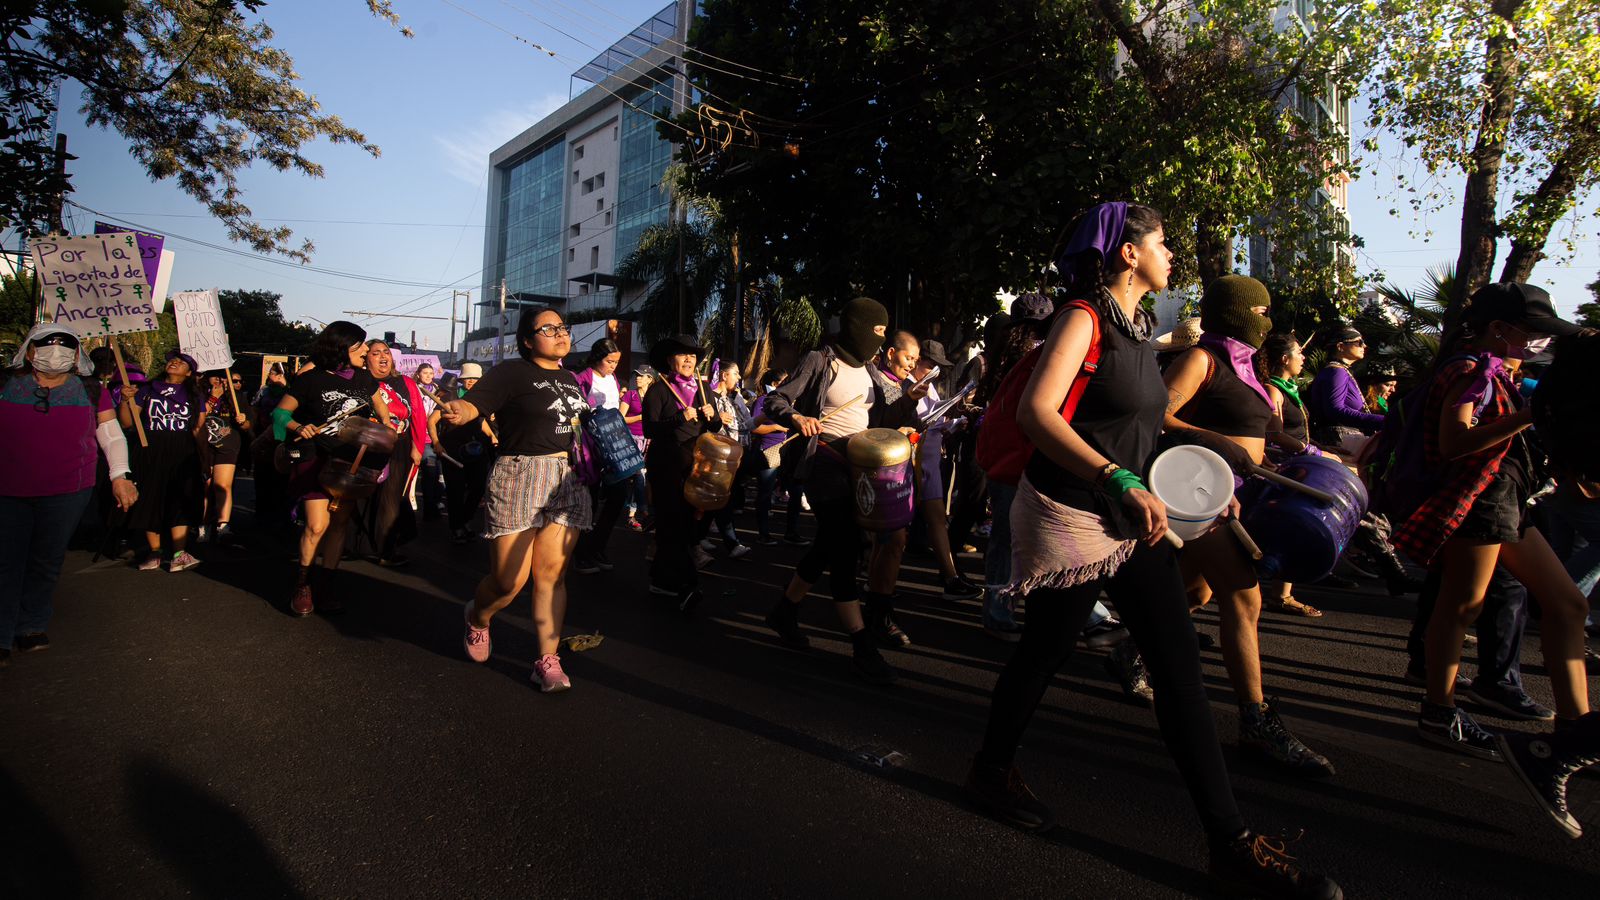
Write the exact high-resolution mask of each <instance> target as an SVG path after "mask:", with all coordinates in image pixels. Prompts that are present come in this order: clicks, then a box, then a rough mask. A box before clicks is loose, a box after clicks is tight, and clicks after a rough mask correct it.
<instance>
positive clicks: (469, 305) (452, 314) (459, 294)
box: [450, 291, 472, 356]
mask: <svg viewBox="0 0 1600 900" xmlns="http://www.w3.org/2000/svg"><path fill="white" fill-rule="evenodd" d="M457 297H466V298H467V309H471V308H472V292H471V291H451V292H450V354H451V355H452V356H454V355H455V354H456V298H457Z"/></svg>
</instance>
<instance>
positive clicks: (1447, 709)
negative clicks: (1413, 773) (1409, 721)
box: [1417, 700, 1500, 762]
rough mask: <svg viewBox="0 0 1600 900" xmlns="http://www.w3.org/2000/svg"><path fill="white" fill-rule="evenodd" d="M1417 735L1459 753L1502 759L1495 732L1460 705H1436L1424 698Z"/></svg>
mask: <svg viewBox="0 0 1600 900" xmlns="http://www.w3.org/2000/svg"><path fill="white" fill-rule="evenodd" d="M1417 736H1418V737H1420V738H1422V739H1423V740H1425V741H1427V742H1428V743H1430V744H1438V745H1439V746H1441V747H1448V748H1449V749H1451V750H1455V751H1457V752H1458V753H1465V754H1467V755H1468V756H1476V757H1477V758H1479V759H1483V760H1488V761H1489V762H1500V751H1499V750H1496V749H1495V739H1494V734H1493V733H1492V732H1490V731H1488V730H1487V729H1485V728H1483V727H1482V726H1480V725H1479V724H1478V723H1477V722H1476V721H1474V720H1473V718H1472V717H1471V716H1469V715H1467V714H1466V713H1465V712H1462V711H1461V709H1459V708H1458V707H1454V706H1436V705H1434V704H1432V703H1429V702H1428V701H1426V700H1424V701H1422V712H1421V713H1420V714H1419V715H1418V716H1417Z"/></svg>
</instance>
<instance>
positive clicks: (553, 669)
mask: <svg viewBox="0 0 1600 900" xmlns="http://www.w3.org/2000/svg"><path fill="white" fill-rule="evenodd" d="M532 680H533V683H534V684H537V685H538V686H539V690H541V691H543V692H544V693H546V694H552V693H555V692H556V691H564V690H566V689H567V688H569V687H572V681H571V680H570V679H568V678H567V673H565V672H563V671H561V657H559V656H557V655H555V654H554V653H552V654H550V655H549V656H542V657H540V658H539V661H538V662H536V663H534V664H533V679H532Z"/></svg>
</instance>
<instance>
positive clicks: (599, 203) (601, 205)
mask: <svg viewBox="0 0 1600 900" xmlns="http://www.w3.org/2000/svg"><path fill="white" fill-rule="evenodd" d="M605 208H606V198H604V197H601V198H600V199H598V200H596V201H594V211H595V212H599V211H600V210H602V209H605Z"/></svg>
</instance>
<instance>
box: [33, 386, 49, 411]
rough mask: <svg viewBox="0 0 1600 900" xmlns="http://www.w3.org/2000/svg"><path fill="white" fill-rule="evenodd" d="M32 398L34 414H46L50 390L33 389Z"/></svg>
mask: <svg viewBox="0 0 1600 900" xmlns="http://www.w3.org/2000/svg"><path fill="white" fill-rule="evenodd" d="M33 398H34V399H33V411H34V412H40V413H47V412H49V411H50V389H49V388H42V387H39V388H34V389H33Z"/></svg>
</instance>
